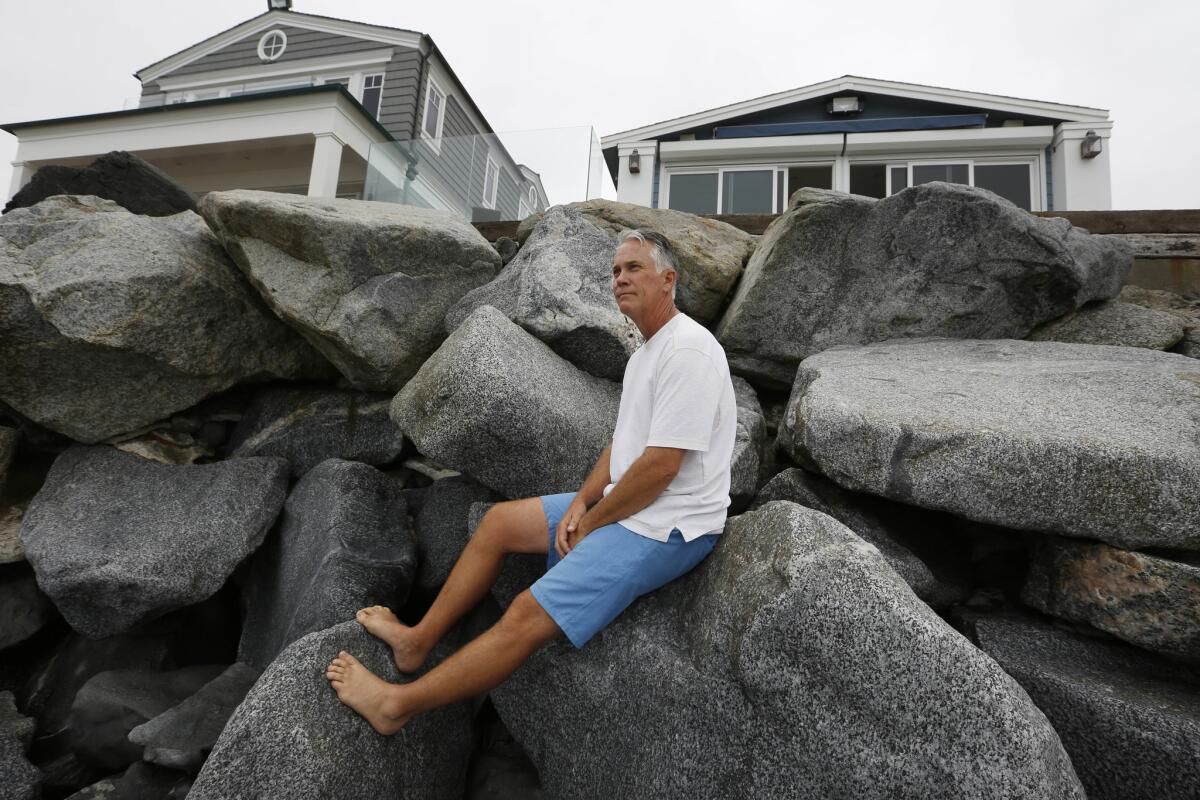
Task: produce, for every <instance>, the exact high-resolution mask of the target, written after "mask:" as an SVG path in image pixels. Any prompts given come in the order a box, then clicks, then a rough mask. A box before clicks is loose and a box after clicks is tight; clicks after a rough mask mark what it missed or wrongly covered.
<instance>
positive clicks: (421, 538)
mask: <svg viewBox="0 0 1200 800" xmlns="http://www.w3.org/2000/svg"><path fill="white" fill-rule="evenodd" d="M499 499H500V498H499V496H498V495H497V494H496V493H495V492H493V491H492V490H491V489H489V488H487V487H486V486H484V485H483V484H481V483H477V482H475V481H473V480H471V479H470V478H468V477H466V476H465V475H460V476H456V477H452V478H443V479H442V480H439V481H434V482H433V485H432V486H430V487H429V488H428V489H425V490H423V496H422V498H421V507H420V509H419V510H418V511H417V513H416V515H415V516H414V518H413V531H414V533H415V534H416V537H417V554H418V557H419V558H418V560H419V562H420V565H421V566H420V568H419V569H418V570H417V583H416V585H417V588H419V589H420V590H421V591H423V592H426V593H432V592H435V591H437V589H438V587H440V586H441V585H442V584H443V583H445V582H446V578H448V577H450V570H451V569H453V568H454V564H455V563H456V562H457V561H458V557H459V556H460V555H462V551H463V549H464V548H465V547H466V546H467V542H468V541H470V539H471V532H472V530H474V526H471V525H470V513H471V506H472V505H473V504H475V503H494V502H496V501H497V500H499Z"/></svg>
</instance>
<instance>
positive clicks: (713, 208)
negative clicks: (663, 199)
mask: <svg viewBox="0 0 1200 800" xmlns="http://www.w3.org/2000/svg"><path fill="white" fill-rule="evenodd" d="M670 181H671V189H670V194H669V198H668V199H669V203H668V205H669V207H670V208H673V209H675V210H676V211H686V212H688V213H689V214H715V213H717V173H715V172H694V173H680V174H676V175H672V176H671V178H670Z"/></svg>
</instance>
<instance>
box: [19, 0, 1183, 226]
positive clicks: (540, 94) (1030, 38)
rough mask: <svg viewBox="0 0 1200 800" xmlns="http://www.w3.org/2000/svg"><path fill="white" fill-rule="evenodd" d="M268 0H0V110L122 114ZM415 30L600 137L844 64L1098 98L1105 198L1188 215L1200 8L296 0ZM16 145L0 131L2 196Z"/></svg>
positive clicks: (925, 2) (523, 111)
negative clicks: (160, 76) (177, 60)
mask: <svg viewBox="0 0 1200 800" xmlns="http://www.w3.org/2000/svg"><path fill="white" fill-rule="evenodd" d="M266 5H267V4H266V0H202V1H201V2H182V0H155V2H151V1H150V0H120V2H114V3H101V2H96V0H46V1H44V2H38V3H34V2H29V0H0V75H3V76H4V78H3V81H2V82H0V121H3V122H17V121H24V120H32V119H43V118H48V117H59V116H71V115H75V114H87V113H94V112H99V111H112V110H117V109H121V108H123V107H124V104H125V102H126V100H127V99H128V98H134V97H136V96H137V94H138V91H139V86H138V83H137V80H136V79H135V78H134V77H133V76H132V73H133V72H134V70H137V69H140V68H142V67H144V66H147V65H149V64H151V63H153V62H155V61H157V60H159V59H161V58H164V57H166V56H168V55H170V54H172V53H174V52H176V51H178V50H181V49H183V48H184V47H187V46H189V45H192V44H195V43H196V42H198V41H200V40H202V39H204V38H206V37H208V36H211V35H213V34H215V33H217V32H219V31H221V30H223V29H225V28H227V27H230V26H232V25H235V24H237V23H239V22H241V21H243V20H245V19H248V18H250V17H252V16H255V15H257V14H259V13H260V12H261V11H263V10H265V9H266ZM294 5H295V10H297V11H301V12H308V13H313V14H324V15H328V16H334V17H343V18H346V19H354V20H360V21H363V22H372V23H378V24H382V25H391V26H395V27H399V28H408V29H412V30H418V31H422V32H425V33H428V34H429V35H430V36H432V37H433V39H434V41H435V42H437V44H438V46H439V48H440V49H441V50H442V52H443V53H444V54H445V56H446V58H447V59H448V60H449V61H450V63H451V65H452V66H453V67H454V70H455V72H456V73H457V74H458V76H459V78H460V79H461V80H462V81H463V83H464V84H465V85H466V87H467V89H468V91H470V93H471V95H472V97H473V98H474V99H475V101H476V103H477V104H478V105H479V107H480V108H481V110H482V111H483V112H484V114H485V115H487V117H488V121H489V122H490V123H491V124H492V127H493V128H494V129H495V130H497V131H509V130H527V129H530V128H557V127H565V126H576V125H591V126H593V127H594V128H595V129H596V132H597V134H598V135H600V136H603V135H606V134H609V133H615V132H617V131H621V130H626V129H629V128H633V127H637V126H641V125H645V124H648V123H652V122H657V121H660V120H663V119H667V118H670V117H674V116H679V115H683V114H689V113H693V112H696V111H701V110H703V109H707V108H712V107H714V106H720V105H724V104H726V103H732V102H737V101H740V100H745V99H749V98H751V97H756V96H759V95H763V94H769V93H772V92H778V91H782V90H785V89H791V88H794V87H797V86H803V85H806V84H809V83H816V82H818V81H822V80H826V79H829V78H834V77H837V76H840V75H844V74H853V75H862V76H866V77H871V78H881V79H885V80H895V81H906V82H911V83H924V84H931V85H935V86H946V87H950V88H954V89H964V90H970V91H978V92H988V93H993V94H1003V95H1011V96H1014V97H1024V98H1032V99H1036V100H1046V101H1052V102H1059V103H1068V104H1072V105H1083V106H1094V107H1099V108H1106V109H1109V111H1110V113H1111V118H1112V119H1113V120H1114V122H1115V126H1114V129H1113V139H1112V141H1111V142H1109V143H1108V144H1109V146H1110V153H1111V158H1112V181H1113V207H1114V208H1200V148H1198V147H1197V146H1196V144H1195V142H1196V140H1197V132H1198V131H1200V102H1198V101H1200V91H1198V90H1197V81H1198V79H1200V47H1197V40H1196V33H1197V31H1198V30H1200V3H1196V2H1184V0H1139V1H1138V2H1131V0H1122V1H1120V2H1117V1H1114V0H1070V1H1069V2H1067V1H1065V0H1037V1H1033V2H1031V1H1029V0H1007V2H991V3H987V4H984V3H978V2H974V1H973V0H953V1H950V0H905V2H897V1H896V0H857V2H845V1H844V0H842V1H841V2H839V1H838V0H834V2H811V0H809V1H808V2H805V1H804V0H784V1H782V2H754V1H753V0H723V1H722V2H710V0H693V1H692V2H688V3H682V2H678V3H676V2H670V3H663V2H658V3H655V2H648V1H647V0H643V1H642V2H638V3H630V2H624V0H608V2H603V3H601V2H588V3H580V2H563V1H562V0H560V1H559V2H550V0H539V1H538V2H532V1H531V0H437V1H435V2H415V3H400V2H383V1H382V0H336V2H335V0H295V3H294ZM15 152H16V140H15V139H14V138H13V137H12V136H9V135H8V134H6V133H3V132H0V196H3V195H6V194H7V190H8V183H9V174H10V171H11V168H10V166H9V164H10V162H11V161H12V159H13V157H14V155H15Z"/></svg>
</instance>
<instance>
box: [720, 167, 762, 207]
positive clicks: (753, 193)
mask: <svg viewBox="0 0 1200 800" xmlns="http://www.w3.org/2000/svg"><path fill="white" fill-rule="evenodd" d="M774 173H775V170H774V169H754V170H725V171H722V173H721V213H722V214H770V213H771V209H772V198H773V195H774V191H775V184H774V180H775V175H774Z"/></svg>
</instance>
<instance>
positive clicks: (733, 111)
mask: <svg viewBox="0 0 1200 800" xmlns="http://www.w3.org/2000/svg"><path fill="white" fill-rule="evenodd" d="M843 91H861V92H875V93H879V94H889V93H890V94H893V95H896V96H912V97H915V99H928V100H931V101H934V102H942V103H951V104H958V105H971V106H973V107H978V108H988V109H995V110H1010V111H1019V112H1020V113H1026V114H1029V115H1030V116H1043V117H1047V116H1048V117H1062V118H1063V120H1064V121H1071V122H1086V121H1096V122H1101V121H1107V120H1108V114H1109V112H1108V109H1104V108H1090V107H1088V106H1069V105H1063V104H1060V103H1047V102H1044V101H1040V100H1027V99H1022V98H1014V97H1005V96H1003V95H990V94H984V93H981V92H964V91H961V90H957V89H948V88H944V87H937V86H926V85H923V84H916V83H900V82H898V81H883V80H878V79H875V78H863V77H859V76H856V75H843V76H841V77H840V78H833V79H832V80H828V81H822V82H820V83H814V84H810V85H808V86H801V87H798V88H796V89H788V90H787V91H783V92H775V93H774V94H768V95H763V96H762V97H757V98H752V99H750V100H744V101H741V102H738V103H730V104H728V105H724V106H719V107H717V108H711V109H708V110H706V111H700V112H697V113H695V114H689V115H687V116H683V117H675V118H673V119H668V120H663V121H662V122H656V123H654V124H651V125H644V126H642V127H639V128H632V129H630V130H627V131H621V132H619V133H612V134H609V135H608V136H604V137H602V138H601V139H600V146H601V148H602V149H607V148H609V147H613V146H615V145H616V144H617V143H618V142H621V141H628V140H633V139H658V138H661V137H663V136H669V135H671V134H673V133H678V132H680V131H683V130H687V129H689V128H695V127H699V126H702V125H709V124H715V123H717V122H720V121H722V120H724V119H728V118H730V117H735V116H741V115H743V114H749V113H754V112H756V111H765V110H769V109H772V108H777V107H779V106H782V105H787V104H789V103H796V102H803V101H804V100H811V99H813V98H815V97H820V96H822V95H825V94H828V93H832V92H843Z"/></svg>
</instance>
